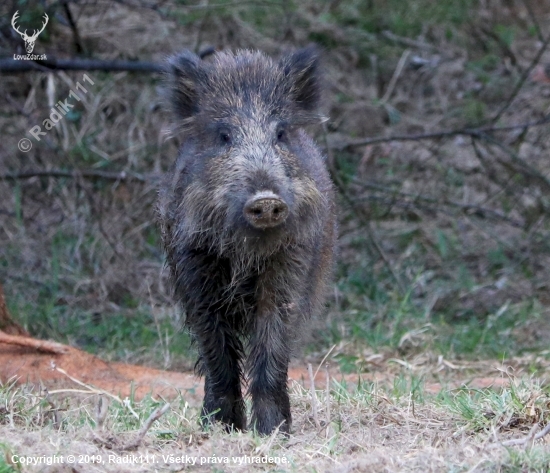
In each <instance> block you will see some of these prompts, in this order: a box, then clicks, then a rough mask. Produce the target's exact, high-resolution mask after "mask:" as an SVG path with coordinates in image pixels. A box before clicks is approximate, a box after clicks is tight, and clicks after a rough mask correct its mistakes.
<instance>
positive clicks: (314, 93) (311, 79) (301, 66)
mask: <svg viewBox="0 0 550 473" xmlns="http://www.w3.org/2000/svg"><path fill="white" fill-rule="evenodd" d="M281 66H282V67H283V72H284V74H285V76H286V79H287V80H288V81H289V84H288V85H289V86H290V90H289V92H290V94H291V96H292V98H293V99H294V101H295V103H296V105H297V106H298V107H299V108H301V109H302V110H304V111H306V112H316V111H317V109H318V107H319V102H320V100H321V79H320V77H319V72H318V66H319V49H318V48H317V46H315V45H311V46H307V47H305V48H302V49H298V50H296V51H294V52H293V53H291V54H289V55H287V56H284V57H283V58H282V59H281Z"/></svg>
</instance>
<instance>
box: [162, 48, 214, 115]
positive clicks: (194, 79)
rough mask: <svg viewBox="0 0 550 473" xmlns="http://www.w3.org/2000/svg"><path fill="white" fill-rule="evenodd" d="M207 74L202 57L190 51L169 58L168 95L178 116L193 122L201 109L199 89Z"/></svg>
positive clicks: (171, 105)
mask: <svg viewBox="0 0 550 473" xmlns="http://www.w3.org/2000/svg"><path fill="white" fill-rule="evenodd" d="M205 80H206V74H205V72H204V69H203V68H202V65H201V59H200V58H199V57H198V56H197V55H196V54H193V53H192V52H190V51H185V52H183V53H181V54H178V55H176V56H173V57H171V58H170V59H169V60H168V68H167V86H166V89H167V90H166V95H167V97H166V98H167V100H168V102H169V103H170V107H171V108H172V110H173V112H174V113H175V115H176V117H178V118H181V119H183V120H184V122H191V121H192V119H193V116H194V115H196V114H197V112H198V111H199V94H198V89H199V86H200V83H201V81H205Z"/></svg>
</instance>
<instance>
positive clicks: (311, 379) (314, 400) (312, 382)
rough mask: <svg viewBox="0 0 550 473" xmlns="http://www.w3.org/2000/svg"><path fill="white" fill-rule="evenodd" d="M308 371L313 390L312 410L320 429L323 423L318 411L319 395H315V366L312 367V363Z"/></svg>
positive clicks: (314, 419)
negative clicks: (320, 420)
mask: <svg viewBox="0 0 550 473" xmlns="http://www.w3.org/2000/svg"><path fill="white" fill-rule="evenodd" d="M307 372H308V373H309V390H310V392H311V411H312V414H313V421H314V422H315V427H317V428H318V429H320V428H321V423H320V422H319V415H318V413H317V396H316V395H315V379H314V378H313V368H312V367H311V363H308V364H307Z"/></svg>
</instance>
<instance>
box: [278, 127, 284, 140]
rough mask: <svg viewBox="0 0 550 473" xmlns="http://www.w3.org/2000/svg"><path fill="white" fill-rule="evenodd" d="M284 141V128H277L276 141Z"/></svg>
mask: <svg viewBox="0 0 550 473" xmlns="http://www.w3.org/2000/svg"><path fill="white" fill-rule="evenodd" d="M285 140H286V131H285V129H284V128H278V129H277V141H285Z"/></svg>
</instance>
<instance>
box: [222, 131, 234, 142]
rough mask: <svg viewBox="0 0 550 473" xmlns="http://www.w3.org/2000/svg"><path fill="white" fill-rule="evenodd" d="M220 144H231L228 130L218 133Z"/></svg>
mask: <svg viewBox="0 0 550 473" xmlns="http://www.w3.org/2000/svg"><path fill="white" fill-rule="evenodd" d="M219 136H220V142H221V143H222V144H224V145H230V144H231V143H232V139H231V134H230V133H229V131H228V130H221V131H220V135H219Z"/></svg>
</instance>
